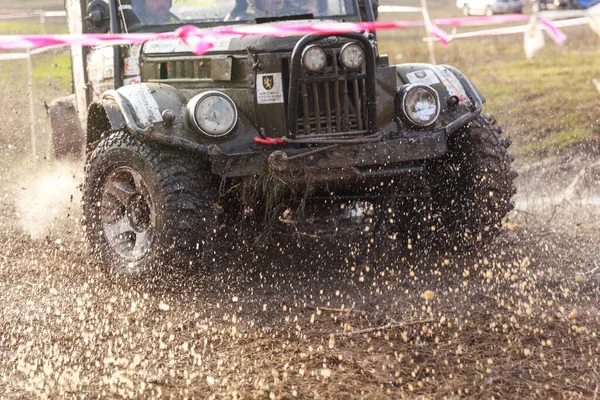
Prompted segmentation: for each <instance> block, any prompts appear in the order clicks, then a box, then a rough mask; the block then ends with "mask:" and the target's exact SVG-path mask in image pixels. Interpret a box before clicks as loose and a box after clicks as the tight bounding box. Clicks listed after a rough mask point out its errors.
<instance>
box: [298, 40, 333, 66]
mask: <svg viewBox="0 0 600 400" xmlns="http://www.w3.org/2000/svg"><path fill="white" fill-rule="evenodd" d="M313 51H318V52H319V53H320V54H321V56H322V57H321V58H320V64H319V65H317V66H314V65H313V66H312V67H311V66H310V65H309V62H307V60H308V56H309V53H310V52H313ZM301 60H302V66H303V67H304V68H306V69H307V70H309V71H310V72H315V73H316V72H319V71H322V70H323V69H324V68H325V66H326V65H327V53H326V52H325V49H324V48H323V47H321V46H319V45H318V44H312V45H310V46H306V48H305V49H304V50H302V57H301Z"/></svg>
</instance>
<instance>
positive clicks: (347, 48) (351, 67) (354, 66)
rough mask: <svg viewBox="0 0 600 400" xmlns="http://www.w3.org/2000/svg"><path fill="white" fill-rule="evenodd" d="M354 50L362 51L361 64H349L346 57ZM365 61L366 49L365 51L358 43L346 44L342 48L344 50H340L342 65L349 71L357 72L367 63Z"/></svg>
mask: <svg viewBox="0 0 600 400" xmlns="http://www.w3.org/2000/svg"><path fill="white" fill-rule="evenodd" d="M352 48H358V49H359V50H360V62H359V63H353V64H350V63H349V62H347V59H346V57H345V56H344V55H345V54H349V52H350V51H352ZM365 59H366V54H365V49H363V47H362V46H361V45H360V43H358V42H349V43H346V44H345V45H343V46H342V48H341V50H340V62H341V63H342V65H343V66H344V67H346V68H347V69H349V70H351V71H356V70H357V69H359V68H360V67H361V66H362V65H363V64H364V63H365Z"/></svg>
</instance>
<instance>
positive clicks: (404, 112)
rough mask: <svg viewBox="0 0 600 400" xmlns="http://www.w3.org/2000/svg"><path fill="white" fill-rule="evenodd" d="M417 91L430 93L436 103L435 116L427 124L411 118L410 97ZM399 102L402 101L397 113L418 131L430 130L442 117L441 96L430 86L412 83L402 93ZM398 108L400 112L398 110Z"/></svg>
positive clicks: (397, 106) (398, 105)
mask: <svg viewBox="0 0 600 400" xmlns="http://www.w3.org/2000/svg"><path fill="white" fill-rule="evenodd" d="M415 90H425V91H426V92H427V93H429V94H430V95H431V96H432V97H433V99H434V101H435V107H436V110H435V113H434V114H433V117H432V118H430V119H429V120H428V121H427V122H423V121H418V120H416V119H415V118H413V117H411V113H410V112H409V109H408V107H409V104H408V97H409V95H410V94H411V92H413V91H415ZM399 100H400V101H399V104H397V105H396V110H397V111H396V113H397V114H400V115H399V116H400V117H401V118H402V119H403V120H405V121H406V122H408V123H409V124H410V125H411V126H413V127H414V128H418V129H423V128H428V127H430V126H432V125H434V124H435V123H436V121H437V120H438V118H439V116H440V112H441V102H440V95H439V93H438V92H437V90H435V89H434V88H433V87H431V86H429V85H424V84H421V83H412V84H409V85H406V86H405V87H403V88H402V89H401V91H400V99H399ZM397 103H398V102H397ZM398 108H399V109H400V110H398ZM398 111H399V112H398Z"/></svg>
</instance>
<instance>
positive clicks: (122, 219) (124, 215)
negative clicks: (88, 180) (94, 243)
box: [100, 167, 156, 262]
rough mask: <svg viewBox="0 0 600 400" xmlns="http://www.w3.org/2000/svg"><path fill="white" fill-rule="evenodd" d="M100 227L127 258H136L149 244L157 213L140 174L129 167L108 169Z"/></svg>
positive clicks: (108, 240) (113, 247)
mask: <svg viewBox="0 0 600 400" xmlns="http://www.w3.org/2000/svg"><path fill="white" fill-rule="evenodd" d="M100 217H101V222H102V231H103V232H104V237H105V238H106V241H107V243H108V245H109V246H110V247H111V248H112V249H113V250H114V251H115V252H116V253H117V255H118V256H119V257H121V258H122V259H124V260H125V261H128V262H135V261H138V260H140V259H142V258H144V257H145V256H146V254H147V253H148V251H149V250H150V248H151V245H152V242H153V239H154V233H155V227H156V213H155V210H154V204H153V201H152V197H151V196H150V191H149V190H148V186H147V185H146V182H145V181H144V179H143V178H142V176H141V175H140V174H139V173H138V172H137V171H135V170H133V169H131V168H129V167H120V168H117V169H115V170H114V171H112V172H111V173H110V175H109V176H108V178H107V179H106V182H105V183H104V187H103V190H102V199H101V204H100Z"/></svg>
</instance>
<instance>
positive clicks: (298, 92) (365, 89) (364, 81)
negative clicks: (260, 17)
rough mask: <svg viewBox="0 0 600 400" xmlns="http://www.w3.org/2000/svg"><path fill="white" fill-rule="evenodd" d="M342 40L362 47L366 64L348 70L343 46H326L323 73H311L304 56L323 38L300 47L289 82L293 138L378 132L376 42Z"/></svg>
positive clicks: (356, 37) (289, 134) (313, 38)
mask: <svg viewBox="0 0 600 400" xmlns="http://www.w3.org/2000/svg"><path fill="white" fill-rule="evenodd" d="M338 36H339V37H344V38H346V39H351V40H353V41H356V42H358V43H360V44H361V45H362V47H363V49H364V51H365V62H364V63H363V65H362V66H361V67H360V68H359V69H358V70H355V71H353V70H348V69H347V68H345V67H344V66H343V65H342V64H341V62H340V60H339V53H340V51H341V46H342V44H343V43H340V44H337V45H335V46H332V45H328V44H324V45H323V46H322V47H323V48H324V49H325V51H326V54H327V66H326V68H325V70H324V71H320V72H318V73H312V72H310V71H308V70H306V69H305V68H304V67H303V66H302V63H301V57H302V51H303V50H304V49H305V48H306V47H307V46H308V45H310V44H311V43H314V42H317V41H319V40H323V37H318V36H311V35H308V36H305V37H304V38H302V39H301V40H300V41H299V42H298V43H297V44H296V46H295V48H294V51H293V52H292V59H291V60H290V61H289V63H290V66H291V68H289V69H290V71H289V80H288V82H286V83H288V84H289V90H288V93H287V94H286V95H287V99H288V101H287V111H288V119H287V137H288V138H289V139H296V140H302V141H307V140H308V141H311V140H313V139H314V140H315V141H322V140H325V139H327V140H337V139H351V138H354V137H357V136H364V135H366V134H375V133H376V132H377V116H376V97H375V90H376V89H375V86H376V85H375V56H374V52H373V48H372V46H371V43H370V42H369V40H368V39H367V38H366V37H365V36H364V35H362V34H358V33H349V34H342V35H338ZM286 70H288V60H287V59H284V60H282V71H284V73H285V71H286Z"/></svg>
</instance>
